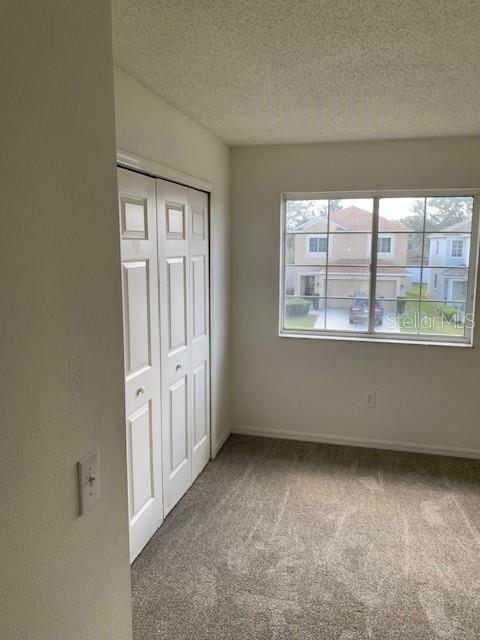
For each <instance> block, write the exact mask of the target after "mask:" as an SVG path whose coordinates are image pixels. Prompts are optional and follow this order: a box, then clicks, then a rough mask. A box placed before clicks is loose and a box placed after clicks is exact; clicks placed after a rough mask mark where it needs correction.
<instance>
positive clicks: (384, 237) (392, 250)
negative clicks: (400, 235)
mask: <svg viewBox="0 0 480 640" xmlns="http://www.w3.org/2000/svg"><path fill="white" fill-rule="evenodd" d="M380 240H390V251H380V244H379V242H380ZM377 244H378V255H379V256H381V257H385V256H391V255H393V254H394V253H395V246H394V245H395V239H394V237H393V236H391V235H387V234H385V233H382V232H380V233H379V234H378V239H377Z"/></svg>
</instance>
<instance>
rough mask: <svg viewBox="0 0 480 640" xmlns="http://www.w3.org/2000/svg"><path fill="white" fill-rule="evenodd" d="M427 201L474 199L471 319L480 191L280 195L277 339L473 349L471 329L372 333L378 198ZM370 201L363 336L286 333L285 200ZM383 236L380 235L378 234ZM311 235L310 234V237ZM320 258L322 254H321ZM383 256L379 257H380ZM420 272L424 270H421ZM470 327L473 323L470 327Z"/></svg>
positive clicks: (355, 333)
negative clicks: (462, 332)
mask: <svg viewBox="0 0 480 640" xmlns="http://www.w3.org/2000/svg"><path fill="white" fill-rule="evenodd" d="M429 197H472V198H473V215H472V227H471V235H470V238H471V247H470V259H469V264H468V275H469V278H468V289H467V301H466V314H470V315H469V316H467V317H470V318H473V317H474V316H473V314H474V310H475V297H476V282H477V265H478V253H479V238H478V229H479V210H480V190H478V189H448V190H447V189H436V190H431V189H414V190H405V191H347V192H338V191H335V192H308V193H304V192H299V193H297V192H294V193H293V192H288V193H282V194H281V207H280V246H281V252H280V260H279V314H278V319H279V324H278V335H279V336H280V337H282V338H306V339H314V340H348V341H353V342H380V343H389V344H399V343H406V344H423V345H432V346H455V347H473V334H474V327H473V326H469V325H467V324H466V326H465V335H464V336H445V337H444V336H441V335H438V336H437V335H432V334H419V335H413V336H412V335H411V334H407V333H395V334H392V333H388V332H379V331H375V330H374V329H375V327H374V319H375V318H374V314H375V305H374V304H372V302H373V300H375V297H376V292H375V277H374V275H375V274H376V261H377V255H376V252H375V248H376V247H377V246H378V245H377V239H378V235H379V231H378V219H379V200H380V198H429ZM351 198H355V199H363V198H371V199H373V223H372V232H371V237H372V245H373V247H374V250H373V251H372V256H371V267H370V270H371V280H370V291H369V293H370V305H369V308H370V318H369V322H368V327H367V330H366V331H365V332H360V331H347V330H335V331H334V330H326V329H308V330H307V329H303V330H300V329H285V316H284V314H285V287H284V278H285V267H287V266H295V265H289V264H288V263H287V262H286V242H285V238H286V233H287V229H286V220H285V216H286V202H287V201H288V200H347V199H351ZM380 234H381V235H384V233H383V232H380ZM310 235H311V234H310ZM322 255H323V254H322ZM380 255H382V254H380ZM422 269H423V267H422ZM472 324H473V323H472Z"/></svg>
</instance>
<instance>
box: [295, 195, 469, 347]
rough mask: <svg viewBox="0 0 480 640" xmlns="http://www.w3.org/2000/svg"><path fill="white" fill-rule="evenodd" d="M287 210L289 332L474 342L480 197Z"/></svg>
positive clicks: (313, 204)
mask: <svg viewBox="0 0 480 640" xmlns="http://www.w3.org/2000/svg"><path fill="white" fill-rule="evenodd" d="M375 203H377V207H376V210H378V216H376V215H374V204H375ZM284 204H285V206H284V216H285V219H284V238H283V254H284V256H283V263H284V264H283V289H284V291H283V303H282V311H283V329H284V330H287V333H288V331H293V332H295V333H300V332H302V331H308V332H310V333H315V332H317V331H318V332H320V333H321V332H334V333H342V332H349V333H350V332H354V333H358V334H360V333H368V334H370V335H375V334H389V336H392V334H397V337H399V339H400V338H405V337H407V338H408V336H410V337H411V336H412V335H414V336H424V337H426V336H429V335H430V336H434V337H435V339H438V338H440V339H446V338H448V339H453V340H454V341H455V340H461V339H464V340H466V339H467V338H468V337H469V336H470V333H471V329H472V326H471V325H472V323H473V320H472V317H470V316H471V313H470V312H471V308H470V305H469V301H468V292H469V291H470V268H469V261H470V251H471V247H472V251H473V245H474V243H473V242H472V241H471V236H472V218H473V197H472V196H465V197H457V196H456V197H446V196H442V197H421V198H418V197H415V198H413V197H402V198H389V197H380V198H378V199H374V198H363V199H353V198H352V199H341V200H340V199H336V200H333V199H330V200H320V199H318V200H311V199H295V200H293V199H289V198H288V197H287V198H286V199H285V202H284ZM372 252H375V255H372ZM402 334H404V335H403V336H402Z"/></svg>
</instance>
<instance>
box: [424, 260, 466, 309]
mask: <svg viewBox="0 0 480 640" xmlns="http://www.w3.org/2000/svg"><path fill="white" fill-rule="evenodd" d="M467 288H468V269H466V268H463V269H462V268H460V267H457V268H452V267H442V268H430V267H424V268H423V272H422V293H421V297H422V300H456V301H457V302H465V301H466V299H467Z"/></svg>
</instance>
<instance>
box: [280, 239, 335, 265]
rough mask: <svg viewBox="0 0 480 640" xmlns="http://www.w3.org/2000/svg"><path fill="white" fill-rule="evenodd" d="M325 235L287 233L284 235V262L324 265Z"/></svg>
mask: <svg viewBox="0 0 480 640" xmlns="http://www.w3.org/2000/svg"><path fill="white" fill-rule="evenodd" d="M328 244H329V240H328V237H327V235H323V234H322V235H320V234H309V233H308V234H307V233H287V234H286V236H285V263H286V264H296V265H309V264H314V265H324V264H325V263H326V261H327V248H328Z"/></svg>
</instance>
